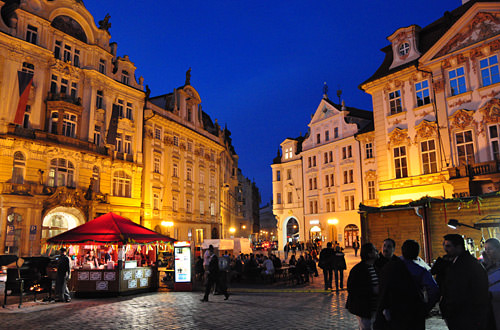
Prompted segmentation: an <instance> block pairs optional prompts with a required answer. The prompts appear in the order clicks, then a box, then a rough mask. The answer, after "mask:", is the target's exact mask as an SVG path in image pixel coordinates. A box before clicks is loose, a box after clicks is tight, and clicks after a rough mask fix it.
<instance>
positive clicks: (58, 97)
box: [47, 93, 82, 106]
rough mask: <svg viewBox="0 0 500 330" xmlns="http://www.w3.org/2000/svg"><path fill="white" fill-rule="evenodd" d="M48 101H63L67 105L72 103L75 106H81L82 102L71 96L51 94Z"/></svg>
mask: <svg viewBox="0 0 500 330" xmlns="http://www.w3.org/2000/svg"><path fill="white" fill-rule="evenodd" d="M47 101H48V102H50V101H63V102H67V103H71V104H73V105H77V106H81V105H82V100H81V98H79V97H73V96H71V95H67V94H65V93H49V95H48V96H47Z"/></svg>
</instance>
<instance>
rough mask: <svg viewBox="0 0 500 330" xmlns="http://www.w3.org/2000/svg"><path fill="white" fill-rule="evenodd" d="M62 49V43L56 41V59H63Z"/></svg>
mask: <svg viewBox="0 0 500 330" xmlns="http://www.w3.org/2000/svg"><path fill="white" fill-rule="evenodd" d="M61 48H62V41H60V40H56V43H55V45H54V57H55V58H57V59H58V60H60V59H61Z"/></svg>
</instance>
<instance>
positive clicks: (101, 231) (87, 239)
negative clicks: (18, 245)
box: [47, 212, 175, 245]
mask: <svg viewBox="0 0 500 330" xmlns="http://www.w3.org/2000/svg"><path fill="white" fill-rule="evenodd" d="M173 241H175V240H174V239H173V238H170V237H168V236H165V235H162V234H159V233H157V232H155V231H153V230H151V229H148V228H146V227H143V226H141V225H139V224H137V223H135V222H133V221H131V220H129V219H126V218H124V217H122V216H119V215H117V214H114V213H112V212H110V213H107V214H105V215H102V216H100V217H98V218H95V219H94V220H90V221H89V222H87V223H84V224H83V225H81V226H78V227H76V228H73V229H71V230H68V231H66V232H64V233H62V234H59V235H56V236H54V237H51V238H49V239H48V240H47V243H48V244H58V245H63V244H68V245H69V244H93V243H107V244H147V243H167V242H173Z"/></svg>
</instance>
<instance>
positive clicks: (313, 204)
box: [309, 201, 318, 213]
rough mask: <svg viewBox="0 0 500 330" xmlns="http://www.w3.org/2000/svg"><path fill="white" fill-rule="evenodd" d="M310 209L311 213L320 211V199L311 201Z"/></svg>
mask: <svg viewBox="0 0 500 330" xmlns="http://www.w3.org/2000/svg"><path fill="white" fill-rule="evenodd" d="M309 209H310V212H311V213H318V201H309Z"/></svg>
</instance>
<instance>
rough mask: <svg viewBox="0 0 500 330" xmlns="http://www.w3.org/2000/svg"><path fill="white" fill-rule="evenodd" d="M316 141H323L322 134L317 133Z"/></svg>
mask: <svg viewBox="0 0 500 330" xmlns="http://www.w3.org/2000/svg"><path fill="white" fill-rule="evenodd" d="M316 143H318V144H319V143H321V134H319V133H318V134H316Z"/></svg>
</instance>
